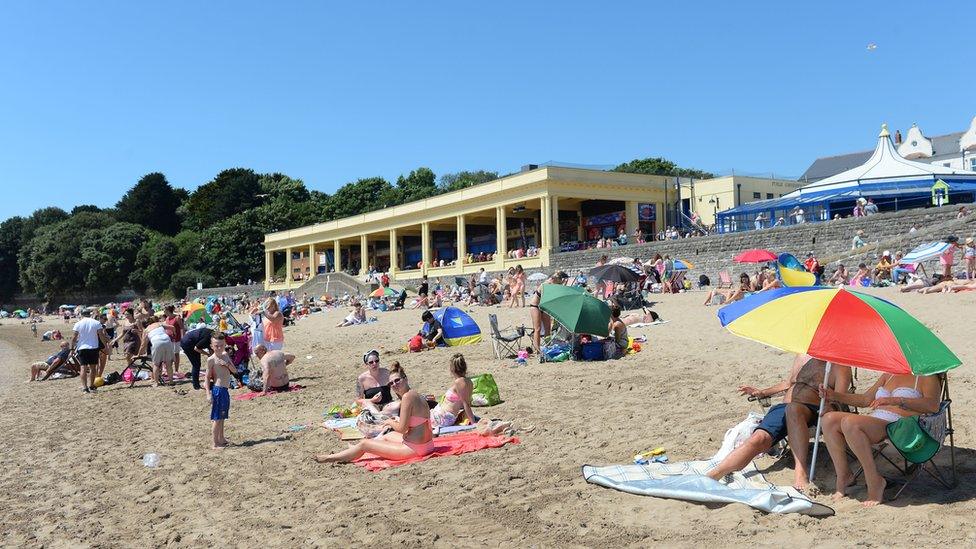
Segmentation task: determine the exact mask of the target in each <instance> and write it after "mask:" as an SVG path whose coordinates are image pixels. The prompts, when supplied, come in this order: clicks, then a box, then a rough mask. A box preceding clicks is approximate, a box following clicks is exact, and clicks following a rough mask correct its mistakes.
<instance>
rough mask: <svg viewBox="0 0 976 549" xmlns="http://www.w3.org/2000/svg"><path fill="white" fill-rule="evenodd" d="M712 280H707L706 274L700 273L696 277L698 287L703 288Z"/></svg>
mask: <svg viewBox="0 0 976 549" xmlns="http://www.w3.org/2000/svg"><path fill="white" fill-rule="evenodd" d="M711 284H712V281H711V280H709V278H708V275H701V276H699V277H698V287H699V288H703V287H705V286H710V285H711Z"/></svg>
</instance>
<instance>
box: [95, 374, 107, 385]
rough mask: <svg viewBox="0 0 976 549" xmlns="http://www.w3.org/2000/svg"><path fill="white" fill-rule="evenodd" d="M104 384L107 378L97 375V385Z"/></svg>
mask: <svg viewBox="0 0 976 549" xmlns="http://www.w3.org/2000/svg"><path fill="white" fill-rule="evenodd" d="M102 385H105V380H104V379H102V376H98V377H96V378H95V387H101V386H102Z"/></svg>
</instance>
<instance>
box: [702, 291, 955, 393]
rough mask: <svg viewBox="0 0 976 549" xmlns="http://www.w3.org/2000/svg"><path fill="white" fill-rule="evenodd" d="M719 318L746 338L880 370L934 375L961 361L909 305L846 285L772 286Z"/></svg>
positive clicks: (720, 313) (731, 306) (725, 309)
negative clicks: (918, 317) (916, 315)
mask: <svg viewBox="0 0 976 549" xmlns="http://www.w3.org/2000/svg"><path fill="white" fill-rule="evenodd" d="M718 318H719V320H721V322H722V326H725V327H726V328H727V329H728V330H729V331H730V332H732V333H733V334H735V335H738V336H741V337H744V338H746V339H752V340H754V341H758V342H760V343H763V344H766V345H769V346H770V347H776V348H777V349H781V350H783V351H788V352H792V353H805V354H808V355H810V356H812V357H814V358H819V359H820V360H825V361H827V362H834V363H837V364H846V365H849V366H857V367H860V368H867V369H869V370H876V371H879V372H887V373H890V374H915V375H930V374H938V373H941V372H945V371H946V370H949V369H951V368H955V367H956V366H959V365H960V364H961V363H962V362H961V361H960V360H959V357H957V356H956V355H955V354H954V353H953V352H952V351H950V350H949V348H948V347H946V345H945V343H942V341H941V340H940V339H939V338H938V337H936V335H935V334H933V333H932V332H931V330H929V329H928V328H926V327H925V325H923V324H922V323H921V322H919V321H918V320H917V319H915V317H913V316H912V315H910V314H908V313H907V312H906V311H905V310H904V309H902V308H900V307H898V306H897V305H895V304H893V303H891V302H889V301H885V300H884V299H881V298H878V297H874V296H872V295H868V294H863V293H860V292H852V291H850V290H847V289H845V288H843V287H834V288H830V287H817V286H814V287H794V288H777V289H774V290H767V291H765V292H760V293H758V294H755V295H752V296H749V297H748V298H746V299H743V300H742V301H737V302H735V303H732V304H729V305H727V306H725V307H722V308H721V309H720V310H719V311H718Z"/></svg>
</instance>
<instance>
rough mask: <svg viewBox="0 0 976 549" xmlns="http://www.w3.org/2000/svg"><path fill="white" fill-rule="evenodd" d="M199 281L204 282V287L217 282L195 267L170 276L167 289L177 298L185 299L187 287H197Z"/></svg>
mask: <svg viewBox="0 0 976 549" xmlns="http://www.w3.org/2000/svg"><path fill="white" fill-rule="evenodd" d="M197 282H202V283H203V286H204V287H208V286H213V285H214V284H215V282H214V279H213V278H211V277H210V276H209V275H207V274H206V273H201V272H200V271H195V270H193V269H181V270H179V271H177V272H176V273H174V274H173V276H172V277H171V278H170V281H169V287H168V288H167V290H169V292H170V293H172V294H173V296H174V297H176V298H177V299H183V298H184V297H186V289H187V288H196V286H197Z"/></svg>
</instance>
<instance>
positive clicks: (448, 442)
mask: <svg viewBox="0 0 976 549" xmlns="http://www.w3.org/2000/svg"><path fill="white" fill-rule="evenodd" d="M508 443H512V444H518V443H519V439H517V438H515V437H508V436H482V435H479V434H477V433H460V434H457V435H449V436H441V437H434V451H433V452H431V453H430V454H427V455H426V456H414V457H410V458H407V459H386V458H381V457H378V456H375V455H373V454H365V455H364V456H363V457H361V458H359V459H357V460H356V461H354V462H353V463H355V464H356V465H361V466H363V467H365V468H366V469H368V470H370V471H382V470H383V469H389V468H390V467H399V466H400V465H406V464H408V463H416V462H418V461H424V460H427V459H430V458H434V457H441V456H457V455H460V454H466V453H468V452H477V451H478V450H484V449H485V448H499V447H501V446H504V445H506V444H508Z"/></svg>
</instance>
